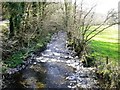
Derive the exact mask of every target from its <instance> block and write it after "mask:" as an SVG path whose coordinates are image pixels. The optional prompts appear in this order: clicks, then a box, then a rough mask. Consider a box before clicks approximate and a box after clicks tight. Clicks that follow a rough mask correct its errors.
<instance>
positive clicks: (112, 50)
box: [92, 40, 118, 60]
mask: <svg viewBox="0 0 120 90" xmlns="http://www.w3.org/2000/svg"><path fill="white" fill-rule="evenodd" d="M92 49H93V50H94V51H95V53H97V54H98V55H101V56H105V57H106V56H108V57H109V58H112V59H114V60H118V44H117V43H110V42H103V41H97V40H93V41H92Z"/></svg>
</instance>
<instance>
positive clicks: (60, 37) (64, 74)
mask: <svg viewBox="0 0 120 90" xmlns="http://www.w3.org/2000/svg"><path fill="white" fill-rule="evenodd" d="M66 39H67V34H66V32H63V31H59V32H58V33H56V34H54V35H53V37H52V39H51V41H50V43H48V45H47V49H46V50H45V51H43V52H42V53H41V54H38V55H35V57H34V60H33V62H32V64H30V65H28V66H27V67H26V68H25V69H23V70H21V71H20V72H18V73H15V74H14V75H11V77H9V78H7V79H5V80H3V81H4V83H3V86H4V88H21V89H22V88H24V90H25V88H31V89H33V90H34V89H35V90H36V89H37V88H97V84H98V82H97V81H96V80H95V73H94V68H86V67H83V65H82V63H81V61H80V60H79V59H78V57H74V53H75V52H73V51H71V50H68V48H67V46H66V41H67V40H66ZM10 90H11V89H10Z"/></svg>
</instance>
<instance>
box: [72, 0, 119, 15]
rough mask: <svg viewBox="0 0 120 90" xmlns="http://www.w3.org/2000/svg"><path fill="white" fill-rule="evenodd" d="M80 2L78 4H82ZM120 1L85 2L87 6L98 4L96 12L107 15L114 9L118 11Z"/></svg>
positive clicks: (96, 0)
mask: <svg viewBox="0 0 120 90" xmlns="http://www.w3.org/2000/svg"><path fill="white" fill-rule="evenodd" d="M72 1H74V0H72ZM80 1H81V0H77V2H78V3H80ZM119 1H120V0H84V2H85V4H86V5H87V6H92V5H95V4H97V6H96V12H97V13H102V14H106V13H107V11H109V10H110V9H112V8H114V9H116V10H117V9H118V2H119Z"/></svg>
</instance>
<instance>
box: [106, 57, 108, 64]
mask: <svg viewBox="0 0 120 90" xmlns="http://www.w3.org/2000/svg"><path fill="white" fill-rule="evenodd" d="M106 64H108V56H106Z"/></svg>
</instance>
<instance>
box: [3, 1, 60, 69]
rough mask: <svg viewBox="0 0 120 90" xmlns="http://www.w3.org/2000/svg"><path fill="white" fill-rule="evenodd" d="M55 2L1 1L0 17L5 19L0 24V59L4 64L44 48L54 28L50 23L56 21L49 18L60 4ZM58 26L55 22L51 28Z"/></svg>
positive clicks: (20, 61) (14, 63)
mask: <svg viewBox="0 0 120 90" xmlns="http://www.w3.org/2000/svg"><path fill="white" fill-rule="evenodd" d="M57 5H59V4H56V3H49V2H4V3H2V9H3V13H2V16H3V20H4V19H5V20H8V22H7V23H8V24H6V23H5V24H4V25H5V27H4V25H2V27H3V29H2V39H3V47H2V48H3V51H2V60H3V62H4V63H5V64H6V65H7V67H10V68H11V67H16V66H17V65H19V64H20V63H22V61H23V60H24V59H25V58H26V57H27V56H29V54H30V53H31V52H33V51H35V50H38V49H40V48H42V47H45V45H46V44H47V43H48V41H49V40H50V37H51V35H52V34H53V33H54V32H56V31H57V30H56V29H52V27H53V25H52V23H56V22H57V21H55V20H54V21H52V20H53V18H54V17H52V15H53V14H54V15H56V12H55V11H57V10H59V6H60V5H59V6H57ZM49 21H50V22H49ZM59 25H61V24H60V23H59ZM57 26H58V24H57V23H56V24H54V28H57ZM59 27H62V26H59ZM21 50H22V51H24V53H23V52H21Z"/></svg>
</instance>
